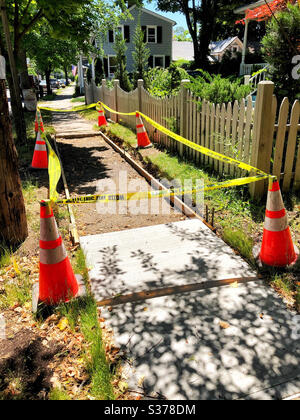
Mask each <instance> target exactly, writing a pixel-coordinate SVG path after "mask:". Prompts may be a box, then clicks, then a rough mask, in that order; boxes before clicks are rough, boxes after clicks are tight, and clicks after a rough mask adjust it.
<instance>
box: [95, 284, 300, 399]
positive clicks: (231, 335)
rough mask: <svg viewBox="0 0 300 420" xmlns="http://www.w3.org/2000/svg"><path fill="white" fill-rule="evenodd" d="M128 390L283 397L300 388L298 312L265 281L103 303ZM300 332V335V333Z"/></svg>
mask: <svg viewBox="0 0 300 420" xmlns="http://www.w3.org/2000/svg"><path fill="white" fill-rule="evenodd" d="M101 316H102V317H103V318H104V319H105V320H106V326H108V327H110V328H112V330H113V332H114V337H115V342H116V345H118V346H119V347H120V348H121V351H122V352H123V358H125V360H126V362H124V366H123V368H124V372H125V373H126V376H127V381H128V384H129V387H130V389H132V390H136V391H138V392H142V393H144V394H145V396H146V397H145V398H148V397H147V396H152V397H155V398H157V399H162V398H166V399H179V400H192V399H195V400H210V399H213V400H219V399H221V400H224V399H251V400H264V399H282V398H286V397H288V396H291V395H294V394H296V393H297V392H299V389H300V364H299V356H300V334H299V330H298V331H297V318H296V317H295V314H293V313H291V312H289V311H288V310H287V308H286V307H285V304H284V303H283V302H282V299H281V298H280V297H278V296H277V295H276V293H275V292H274V291H272V289H270V288H269V287H268V286H265V285H264V284H263V283H262V282H253V283H247V284H240V285H239V287H230V286H226V287H220V288H213V289H210V290H205V291H199V292H193V293H186V294H181V295H180V294H176V295H173V296H168V297H162V298H156V299H151V300H147V301H144V302H142V303H127V304H125V305H119V306H113V308H112V311H111V309H110V310H108V309H106V308H102V309H101ZM297 333H298V334H297Z"/></svg>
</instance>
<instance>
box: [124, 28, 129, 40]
mask: <svg viewBox="0 0 300 420" xmlns="http://www.w3.org/2000/svg"><path fill="white" fill-rule="evenodd" d="M124 39H125V41H126V42H127V43H129V42H130V27H129V26H128V25H124Z"/></svg>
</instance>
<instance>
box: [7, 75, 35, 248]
mask: <svg viewBox="0 0 300 420" xmlns="http://www.w3.org/2000/svg"><path fill="white" fill-rule="evenodd" d="M27 236H28V229H27V219H26V213H25V204H24V198H23V194H22V188H21V180H20V175H19V171H18V157H17V151H16V148H15V145H14V142H13V136H12V127H11V121H10V118H9V111H8V102H7V97H6V87H5V80H0V240H1V241H4V243H5V244H6V245H7V246H9V247H16V246H17V245H19V244H20V243H22V242H23V241H24V240H25V239H26V238H27Z"/></svg>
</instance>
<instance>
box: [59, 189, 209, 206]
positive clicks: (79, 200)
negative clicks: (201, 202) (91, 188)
mask: <svg viewBox="0 0 300 420" xmlns="http://www.w3.org/2000/svg"><path fill="white" fill-rule="evenodd" d="M200 191H202V189H193V190H184V189H182V188H174V189H171V190H157V191H137V192H131V193H124V194H95V195H85V196H79V197H73V198H69V199H62V200H55V202H56V203H57V204H84V203H95V202H98V201H101V202H102V203H108V202H109V201H131V200H143V199H147V198H151V199H152V198H161V197H172V196H174V195H180V194H192V193H195V192H200Z"/></svg>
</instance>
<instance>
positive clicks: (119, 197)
mask: <svg viewBox="0 0 300 420" xmlns="http://www.w3.org/2000/svg"><path fill="white" fill-rule="evenodd" d="M267 178H269V176H268V175H256V176H252V177H247V178H238V179H233V180H229V181H224V182H216V183H211V184H208V185H207V186H204V187H203V188H196V189H193V190H184V189H182V188H175V189H172V190H158V191H139V192H133V193H124V194H99V195H98V194H95V195H85V196H79V197H73V198H69V199H62V200H54V201H55V202H56V203H57V204H84V203H96V202H99V201H100V202H102V203H108V202H110V201H130V200H143V199H147V198H148V199H152V198H161V197H173V196H175V195H186V194H193V193H199V192H204V191H213V190H217V189H221V188H229V187H236V186H241V185H247V184H250V183H252V182H257V181H262V180H264V179H267Z"/></svg>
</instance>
